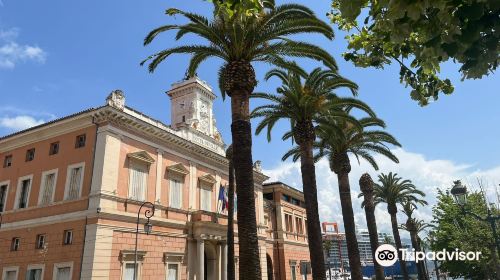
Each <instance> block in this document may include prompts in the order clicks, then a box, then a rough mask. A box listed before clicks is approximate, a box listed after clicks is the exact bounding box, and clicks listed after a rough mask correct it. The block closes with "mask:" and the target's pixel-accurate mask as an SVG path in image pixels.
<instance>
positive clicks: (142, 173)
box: [129, 163, 147, 201]
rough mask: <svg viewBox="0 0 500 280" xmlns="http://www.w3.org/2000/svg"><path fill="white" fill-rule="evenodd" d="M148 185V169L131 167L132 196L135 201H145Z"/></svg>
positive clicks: (141, 166)
mask: <svg viewBox="0 0 500 280" xmlns="http://www.w3.org/2000/svg"><path fill="white" fill-rule="evenodd" d="M146 185H147V167H146V166H144V165H139V164H136V163H134V164H131V166H130V187H129V193H130V196H131V197H132V198H133V199H135V200H140V201H143V200H145V193H146Z"/></svg>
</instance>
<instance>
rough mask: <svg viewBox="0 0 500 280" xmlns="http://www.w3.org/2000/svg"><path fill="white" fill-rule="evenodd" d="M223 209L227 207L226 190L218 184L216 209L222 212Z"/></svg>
mask: <svg viewBox="0 0 500 280" xmlns="http://www.w3.org/2000/svg"><path fill="white" fill-rule="evenodd" d="M225 209H227V191H226V188H225V187H224V186H222V185H220V188H219V198H218V200H217V211H218V212H219V213H222V212H224V210H225Z"/></svg>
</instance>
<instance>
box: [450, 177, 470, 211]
mask: <svg viewBox="0 0 500 280" xmlns="http://www.w3.org/2000/svg"><path fill="white" fill-rule="evenodd" d="M450 192H451V194H452V195H453V197H455V201H456V202H457V204H458V205H459V206H460V207H464V206H465V204H466V203H467V188H466V187H465V186H464V185H462V182H460V180H457V181H453V188H451V191H450Z"/></svg>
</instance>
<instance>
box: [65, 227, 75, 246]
mask: <svg viewBox="0 0 500 280" xmlns="http://www.w3.org/2000/svg"><path fill="white" fill-rule="evenodd" d="M68 233H70V234H71V238H70V241H69V243H66V235H67V234H68ZM72 244H73V229H66V230H64V232H63V245H64V246H66V245H72Z"/></svg>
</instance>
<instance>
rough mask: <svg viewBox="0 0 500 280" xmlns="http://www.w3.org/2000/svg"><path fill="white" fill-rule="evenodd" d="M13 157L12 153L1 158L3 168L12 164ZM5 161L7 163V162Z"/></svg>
mask: <svg viewBox="0 0 500 280" xmlns="http://www.w3.org/2000/svg"><path fill="white" fill-rule="evenodd" d="M13 159H14V156H12V154H9V155H6V156H5V157H4V159H3V168H9V167H11V166H12V160H13ZM7 162H8V163H9V164H7Z"/></svg>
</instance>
